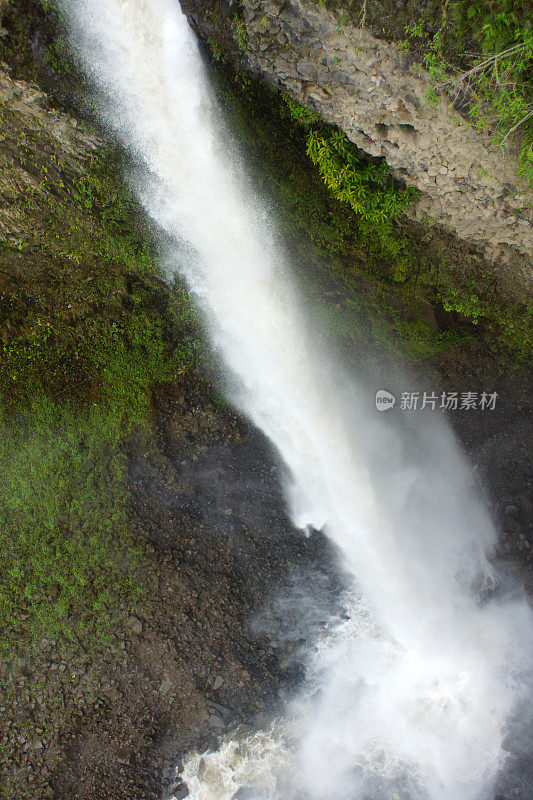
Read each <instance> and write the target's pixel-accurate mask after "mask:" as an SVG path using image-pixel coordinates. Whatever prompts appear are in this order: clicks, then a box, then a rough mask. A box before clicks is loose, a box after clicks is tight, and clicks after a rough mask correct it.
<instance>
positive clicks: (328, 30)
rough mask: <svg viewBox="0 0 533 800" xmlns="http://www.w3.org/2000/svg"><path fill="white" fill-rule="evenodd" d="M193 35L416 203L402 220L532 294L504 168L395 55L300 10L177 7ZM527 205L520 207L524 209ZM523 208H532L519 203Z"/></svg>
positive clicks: (520, 221)
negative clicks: (324, 125)
mask: <svg viewBox="0 0 533 800" xmlns="http://www.w3.org/2000/svg"><path fill="white" fill-rule="evenodd" d="M183 6H184V8H185V10H186V12H187V13H188V14H189V16H190V20H191V22H192V24H193V25H194V26H195V27H196V28H197V29H198V30H199V32H200V33H201V34H202V35H203V36H204V37H206V38H207V39H208V40H209V41H210V42H211V43H212V42H213V41H214V42H215V44H216V45H217V46H218V45H219V43H221V42H223V46H225V49H226V50H228V49H229V51H230V52H231V53H232V56H233V57H234V58H235V59H237V60H238V62H239V63H240V64H241V65H242V66H244V67H245V68H248V69H250V70H252V71H254V72H256V73H258V74H260V75H261V76H263V77H264V78H265V79H266V80H267V81H269V82H270V83H272V84H275V85H276V86H278V87H280V88H281V89H283V90H284V91H286V92H288V93H289V94H290V95H292V96H293V97H294V98H296V99H297V100H298V101H299V102H300V103H302V104H304V105H306V106H308V107H311V108H313V109H314V110H316V111H317V112H318V113H319V114H320V116H321V117H323V118H324V119H325V120H326V121H327V122H329V123H332V124H335V125H337V126H338V127H339V128H341V129H342V130H343V131H344V132H345V133H346V134H347V136H348V137H349V138H350V139H351V140H352V141H353V142H354V143H355V144H356V145H357V146H358V147H359V148H361V149H362V150H364V151H366V152H367V153H369V154H371V155H373V156H383V157H385V158H386V160H387V162H388V164H389V165H390V166H391V167H392V169H393V171H394V173H395V175H396V177H397V178H399V179H401V180H402V181H404V182H405V183H406V184H408V185H411V186H416V187H417V188H418V189H420V191H421V192H422V197H421V199H420V200H419V202H418V203H417V204H416V206H415V207H414V208H413V209H412V210H411V211H410V212H409V213H410V215H411V216H413V217H414V218H416V219H417V220H419V221H424V220H426V219H428V218H429V220H430V221H432V222H437V223H439V224H440V225H442V226H444V227H445V228H446V229H448V230H450V231H452V232H453V233H454V234H455V235H457V236H458V237H459V238H460V239H462V240H464V241H466V242H468V243H470V244H475V245H476V246H478V247H479V248H480V251H481V252H482V253H483V255H484V256H485V257H486V258H487V259H489V260H490V261H492V262H493V263H494V264H495V266H496V268H497V271H498V272H499V277H500V280H501V282H502V283H503V284H506V285H507V288H510V287H512V286H513V284H514V289H515V291H516V290H517V291H518V292H520V293H526V294H530V293H531V291H532V289H533V281H532V278H533V270H532V267H531V257H532V255H533V226H532V214H531V209H530V208H528V196H527V193H526V190H525V189H522V191H521V190H520V188H519V187H517V178H516V172H515V166H514V160H513V158H512V157H508V156H506V155H505V154H504V153H502V152H500V150H499V149H498V148H496V147H494V146H492V145H491V143H490V137H489V136H488V135H485V134H481V133H479V132H478V131H476V130H474V129H473V128H472V127H471V126H470V125H468V123H467V122H466V121H465V120H464V119H462V118H461V116H460V114H459V113H458V112H457V111H455V110H454V109H453V107H452V104H451V99H450V98H448V97H441V98H439V99H438V101H437V102H436V103H431V102H428V100H427V99H426V95H427V93H428V91H429V90H430V89H431V88H432V84H431V81H430V79H429V76H428V75H427V73H424V71H423V70H421V71H420V74H419V76H415V75H414V74H413V71H412V70H411V69H410V64H409V63H408V61H407V59H406V58H405V57H404V56H403V55H402V54H401V52H400V50H399V49H398V47H397V46H396V45H395V44H391V43H388V42H386V41H383V40H381V39H377V38H375V37H374V36H372V35H371V34H370V33H369V32H367V31H365V30H358V29H355V28H353V27H350V26H347V25H345V24H344V23H343V19H342V17H340V15H339V14H336V13H335V12H332V11H330V10H327V9H325V8H324V7H322V6H320V5H314V4H313V3H311V2H303V0H241V3H240V9H239V10H238V12H239V15H240V16H239V17H238V16H237V8H236V4H234V3H233V2H232V0H222V2H217V3H212V2H211V0H185V2H184V3H183ZM530 199H531V197H530V196H529V200H530ZM529 205H530V203H529Z"/></svg>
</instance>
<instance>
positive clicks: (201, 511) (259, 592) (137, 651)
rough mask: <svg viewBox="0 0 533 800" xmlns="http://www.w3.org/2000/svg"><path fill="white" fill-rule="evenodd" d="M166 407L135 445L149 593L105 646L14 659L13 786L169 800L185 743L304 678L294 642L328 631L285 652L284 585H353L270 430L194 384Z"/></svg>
mask: <svg viewBox="0 0 533 800" xmlns="http://www.w3.org/2000/svg"><path fill="white" fill-rule="evenodd" d="M155 408H156V412H155V413H156V421H157V422H156V429H155V434H154V437H153V438H147V437H146V436H139V438H138V440H136V441H132V442H131V444H130V447H131V450H130V473H129V483H130V487H131V492H132V502H131V522H132V525H133V526H134V528H135V530H136V535H137V540H138V545H139V548H140V549H141V551H142V565H143V573H144V575H143V587H142V588H143V590H144V592H143V593H144V598H145V600H143V602H142V603H141V604H140V605H139V607H137V608H135V609H134V611H132V610H131V609H130V608H128V607H122V608H120V609H118V622H117V624H115V625H114V627H113V633H112V635H111V637H110V639H109V641H108V642H107V643H106V644H105V646H104V647H103V648H98V650H97V652H95V650H94V647H93V646H92V645H91V643H89V642H79V648H76V649H72V648H71V649H70V650H69V649H68V648H67V649H66V648H65V645H64V644H62V643H60V642H58V641H56V640H48V639H43V640H42V641H41V642H40V646H39V649H38V652H37V653H34V654H33V655H32V657H31V661H30V660H29V659H20V660H19V661H18V662H17V663H16V664H14V665H11V666H10V667H8V666H7V665H4V667H3V668H2V683H3V688H2V700H1V701H0V702H2V706H1V708H0V710H1V712H2V715H3V717H4V720H3V726H2V727H3V731H2V735H3V738H2V751H1V753H2V761H3V762H4V764H3V767H4V770H5V771H4V780H6V779H9V781H8V782H6V784H5V785H6V787H7V785H9V786H11V787H12V794H8V793H7V789H6V793H5V795H3V796H5V797H16V798H17V800H18V798H23V797H28V798H29V797H31V798H54V799H55V800H60V799H61V798H64V799H65V800H67V799H68V800H73V798H80V799H81V798H87V800H88V799H89V798H90V800H97V799H98V798H102V800H104V798H105V800H115V798H116V800H118V799H119V798H124V797H128V798H132V799H133V798H139V800H140V799H141V798H142V799H143V800H149V798H158V797H160V796H161V792H162V791H163V792H164V791H165V790H166V788H168V787H169V786H170V785H172V783H173V779H174V768H175V767H176V765H177V764H178V762H179V759H180V756H181V755H182V754H183V753H184V751H186V750H188V749H190V748H191V747H205V746H208V745H210V744H211V745H212V744H214V743H215V742H216V738H217V736H218V735H219V734H221V733H223V731H224V730H225V728H226V726H228V725H230V724H233V723H235V722H237V721H246V720H251V719H253V718H254V717H255V715H257V714H258V713H261V712H264V711H265V710H267V709H268V710H272V709H273V708H274V707H275V706H276V705H277V704H278V703H279V702H281V698H282V697H283V695H284V692H285V691H286V690H288V689H290V687H291V686H294V684H295V683H296V682H297V681H298V679H299V677H301V667H300V665H299V662H298V659H297V658H296V659H295V658H291V659H290V660H289V659H288V658H287V655H288V650H289V651H290V650H292V651H294V649H295V647H296V640H298V639H299V637H300V635H301V636H302V637H303V638H305V637H309V636H311V635H312V630H311V628H310V627H309V625H308V626H307V628H306V627H305V626H303V624H302V621H301V620H300V621H299V622H298V626H297V627H298V629H299V630H300V633H299V634H298V636H293V637H292V640H291V641H289V642H288V643H286V646H285V648H284V652H283V655H282V654H281V651H280V650H279V644H278V639H279V637H280V631H281V627H280V621H279V619H277V618H276V617H277V616H279V611H276V604H275V602H274V600H275V598H276V597H277V596H278V595H279V593H282V592H284V591H287V592H288V593H289V594H290V593H291V590H292V587H294V586H295V585H297V584H299V583H300V581H301V580H303V578H304V576H305V580H306V581H307V582H309V581H310V582H311V586H310V590H311V591H313V594H314V595H315V596H321V597H322V598H324V602H325V603H327V598H328V597H329V596H330V595H331V597H332V598H334V596H335V593H336V591H337V589H338V588H339V582H338V578H336V577H335V571H334V569H333V567H332V563H333V557H332V553H331V552H330V549H329V547H328V545H327V543H326V542H325V541H324V539H323V538H322V537H321V536H320V535H319V534H315V535H313V536H311V537H310V538H305V537H304V536H302V535H301V534H300V533H298V532H296V531H294V530H293V528H292V527H291V525H290V523H289V521H288V519H287V516H286V512H285V509H284V504H283V502H282V499H281V491H280V479H279V470H278V466H277V465H276V463H275V460H274V459H273V457H272V454H271V453H270V452H269V450H268V448H267V447H266V445H265V443H264V442H263V441H262V440H261V438H260V437H259V436H258V434H256V433H255V432H253V431H251V430H250V429H249V428H248V427H247V426H246V425H245V424H243V422H242V421H241V420H239V419H238V418H237V417H236V416H235V415H234V414H232V413H231V412H230V411H226V410H221V409H220V408H219V407H217V406H214V405H213V404H212V403H211V402H210V401H207V400H206V399H205V393H202V392H200V393H199V392H198V390H197V388H196V389H195V386H194V383H192V384H191V385H189V386H187V387H186V388H181V389H179V390H177V389H169V388H168V387H167V388H166V389H165V390H164V391H161V392H160V393H159V394H157V393H156V397H155ZM314 582H316V586H313V583H314ZM332 602H333V600H332ZM258 619H261V620H262V622H261V624H257V622H258ZM284 624H285V625H287V620H285V622H284ZM302 628H304V629H302ZM269 629H271V630H269ZM293 633H294V631H293ZM289 638H290V637H289ZM301 641H303V639H302V640H301ZM6 757H7V758H6ZM6 762H7V763H6Z"/></svg>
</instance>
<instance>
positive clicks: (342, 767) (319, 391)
mask: <svg viewBox="0 0 533 800" xmlns="http://www.w3.org/2000/svg"><path fill="white" fill-rule="evenodd" d="M61 5H62V7H63V10H64V15H65V19H66V21H67V23H68V26H69V29H70V33H71V38H72V44H73V47H74V49H75V51H76V52H77V53H78V55H79V58H80V61H81V63H82V64H83V67H84V69H85V70H86V71H87V73H88V75H89V76H90V78H91V79H92V80H93V81H94V82H95V84H96V85H97V86H98V87H99V89H100V91H101V94H100V97H101V100H100V109H99V110H100V113H101V115H102V119H103V121H104V123H105V124H107V125H108V126H109V128H110V129H111V130H112V132H113V133H114V135H115V136H116V137H117V138H118V139H119V140H120V141H121V142H122V143H123V145H124V146H125V147H126V148H127V149H128V151H129V152H130V154H131V156H132V160H133V162H134V164H136V166H137V169H136V175H135V179H134V188H135V190H136V192H137V195H138V197H139V199H140V201H141V202H142V204H143V205H144V207H145V209H146V211H147V213H148V214H149V215H150V216H151V217H152V218H153V219H154V220H155V222H156V223H157V225H158V226H159V228H161V229H162V230H163V231H164V232H165V242H166V245H165V246H166V248H167V249H166V260H167V264H168V269H169V270H170V271H174V272H176V271H178V272H180V273H181V274H182V275H183V276H184V277H185V279H186V281H187V282H188V285H189V287H190V290H191V293H192V294H193V296H194V298H195V299H196V302H197V305H198V308H199V309H200V311H201V314H202V317H203V320H204V324H205V329H206V332H207V334H208V337H209V340H210V342H211V345H212V347H213V349H214V350H215V351H216V353H217V354H219V356H220V359H221V362H222V363H223V365H224V369H225V373H226V391H227V394H228V396H229V398H230V399H231V401H232V402H233V403H234V405H235V406H236V407H237V408H239V409H240V410H241V411H242V412H243V413H244V414H246V415H247V416H248V417H249V419H251V420H252V422H253V423H254V424H255V425H256V426H257V427H258V428H260V429H261V430H262V431H263V432H264V433H265V434H266V436H267V437H268V438H269V439H270V440H271V442H272V443H273V445H274V447H275V448H276V450H277V452H278V453H279V456H280V458H281V459H282V460H283V462H284V463H285V465H286V467H287V474H288V476H289V477H288V480H287V486H286V494H287V500H288V503H289V506H290V509H291V514H292V518H293V521H294V523H295V524H296V525H297V526H298V527H300V528H302V529H303V530H305V529H306V528H308V527H313V528H316V529H321V530H323V531H324V532H325V534H326V535H327V536H328V537H329V538H330V539H331V540H332V541H333V542H334V543H335V545H336V546H337V548H338V551H339V554H340V558H341V559H342V567H343V569H344V570H345V571H346V573H347V574H348V575H349V576H350V581H351V590H349V591H348V592H347V594H346V598H345V607H346V614H345V615H344V618H343V620H342V621H340V622H338V623H335V624H332V625H331V629H330V631H329V635H328V636H327V637H326V638H325V639H324V640H323V641H322V643H321V645H320V646H319V647H318V648H317V650H316V652H314V653H313V654H310V662H309V679H308V683H307V689H303V690H302V692H301V694H300V695H299V696H298V697H296V698H295V699H294V700H293V702H292V703H291V704H290V705H289V707H288V709H287V713H286V714H285V715H284V716H283V718H282V719H280V720H279V722H278V723H277V724H274V725H273V726H272V728H271V730H269V731H266V732H265V731H261V732H258V733H256V734H255V735H249V736H247V737H244V738H241V739H239V740H232V739H231V738H228V739H227V740H226V741H225V742H224V743H223V745H222V746H221V748H220V750H219V751H218V752H217V753H214V754H212V755H211V756H210V757H209V758H208V759H207V768H206V769H204V770H202V776H201V777H200V774H199V773H198V769H197V768H198V759H197V757H196V756H194V755H192V756H191V758H190V759H189V761H188V763H187V765H186V775H185V777H186V780H187V782H188V784H189V788H190V790H191V797H192V798H193V800H214V798H220V800H230V798H231V797H232V796H233V794H234V792H235V791H236V790H237V789H239V788H241V787H249V788H250V791H251V792H252V794H251V795H250V796H252V797H256V798H258V799H259V798H261V800H262V799H263V798H269V800H297V799H298V798H306V800H333V798H335V800H363V798H373V799H376V800H377V799H379V800H381V799H382V798H383V800H384V798H393V797H397V798H400V797H409V798H416V799H417V800H477V799H480V798H488V797H490V796H491V792H492V787H493V785H494V781H495V778H496V775H497V773H498V771H499V770H500V769H501V768H502V765H503V763H504V761H505V755H506V754H505V748H504V745H503V741H504V737H505V735H506V732H507V730H508V726H509V724H510V720H511V719H512V716H513V713H514V710H515V708H516V706H517V703H518V702H519V701H520V700H521V698H522V697H523V692H524V681H523V674H524V672H525V670H526V669H527V665H528V663H529V658H530V655H531V649H530V648H531V642H532V640H533V636H532V631H533V626H532V623H531V617H530V615H529V611H528V608H527V604H526V603H525V601H522V600H520V599H513V598H512V597H507V598H505V597H501V596H499V597H498V598H496V597H495V598H494V599H493V600H490V601H489V600H486V601H484V602H481V600H480V597H479V587H485V588H486V587H487V585H489V584H490V583H491V581H492V580H493V578H492V570H491V567H490V565H489V561H488V557H489V556H490V553H491V550H492V548H493V546H494V543H495V531H494V528H493V525H492V523H491V520H490V518H489V517H488V515H487V513H486V512H485V510H484V509H483V507H482V505H481V504H480V503H479V502H478V500H476V498H475V496H474V493H473V491H472V487H471V481H470V476H469V470H468V467H467V466H466V465H465V463H464V462H463V458H462V456H461V454H460V452H459V449H458V447H457V445H456V443H455V442H454V440H453V437H452V435H451V433H450V431H449V430H448V429H447V427H446V425H445V424H444V422H443V421H442V420H438V419H436V416H435V415H433V417H432V419H431V421H430V422H428V420H427V419H426V417H424V416H423V415H421V416H420V417H419V418H416V419H415V418H409V424H408V426H407V427H406V428H405V429H402V428H401V426H400V425H397V426H395V425H391V424H390V422H385V420H384V419H383V418H382V415H379V414H377V412H376V410H375V408H372V407H370V406H369V404H368V402H367V399H366V395H365V393H364V391H363V390H362V388H361V385H359V384H357V383H356V382H355V381H354V380H352V379H350V378H349V377H347V376H346V375H345V374H344V373H343V372H342V370H341V369H340V367H339V366H338V365H337V364H336V362H335V359H334V358H333V357H332V354H331V353H330V352H328V351H327V350H326V349H325V348H324V347H322V346H321V345H320V344H319V343H318V342H317V341H316V337H314V336H313V330H312V324H311V320H310V319H309V315H308V314H306V312H305V310H304V304H303V303H302V301H301V298H300V296H299V291H298V288H297V286H296V284H295V283H294V281H293V279H292V277H291V272H290V258H289V257H288V256H287V255H286V253H285V252H284V249H283V247H282V246H281V245H280V244H279V243H278V241H277V237H276V234H275V230H274V227H273V225H272V222H271V220H270V217H269V213H268V210H267V208H266V206H265V204H264V203H263V202H262V201H261V200H260V198H258V196H257V195H256V194H255V193H254V190H253V187H252V186H251V185H250V181H249V178H248V177H247V175H246V171H245V169H244V168H243V165H242V164H241V161H240V159H239V157H238V155H237V154H236V153H235V151H234V148H233V147H232V146H231V145H230V144H229V143H228V142H227V140H226V137H225V134H224V125H223V122H222V120H221V116H220V112H219V110H218V108H217V104H216V102H215V100H214V99H213V97H212V94H211V91H210V88H209V82H208V79H207V77H206V73H205V69H204V66H203V64H202V60H201V56H200V53H199V51H198V47H197V45H196V42H195V40H194V36H193V34H192V32H191V31H190V30H189V27H188V25H187V21H186V18H185V17H184V15H183V14H182V13H181V11H180V8H179V6H178V4H177V2H176V0H68V2H67V0H61ZM474 587H477V589H475V588H474ZM204 765H205V761H204Z"/></svg>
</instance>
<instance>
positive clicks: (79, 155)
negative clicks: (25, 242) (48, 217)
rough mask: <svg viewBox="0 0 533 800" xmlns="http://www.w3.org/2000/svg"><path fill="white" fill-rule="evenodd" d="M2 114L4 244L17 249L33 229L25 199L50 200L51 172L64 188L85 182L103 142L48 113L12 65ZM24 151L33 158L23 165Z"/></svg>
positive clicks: (2, 83)
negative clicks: (90, 162) (85, 171)
mask: <svg viewBox="0 0 533 800" xmlns="http://www.w3.org/2000/svg"><path fill="white" fill-rule="evenodd" d="M0 9H1V4H0ZM0 109H1V112H0V120H1V123H2V127H1V132H0V241H4V242H6V243H7V244H9V245H17V244H18V243H19V242H20V241H21V239H22V237H23V236H24V235H25V234H27V233H28V225H29V224H30V223H29V214H28V203H27V202H26V203H25V202H23V201H22V199H21V198H26V199H27V200H28V201H29V198H33V200H34V202H35V201H36V199H37V198H39V197H43V196H45V195H46V194H47V193H48V194H49V193H50V190H49V189H48V188H46V187H45V182H44V181H43V178H44V177H45V176H46V175H48V173H49V171H50V170H51V169H55V170H56V172H57V179H58V183H59V180H60V178H61V180H62V181H64V180H65V179H69V178H73V177H79V176H80V174H82V173H83V168H84V165H85V163H86V162H87V161H88V160H89V159H90V156H91V154H92V153H93V152H95V151H96V150H97V148H98V147H101V146H102V141H101V140H100V139H98V138H97V137H96V136H95V135H94V134H89V133H87V132H86V131H84V130H82V128H81V127H78V122H77V121H76V120H75V119H74V118H73V117H72V116H69V115H68V114H64V113H61V112H59V111H56V110H54V109H52V108H50V107H48V101H47V97H46V95H45V94H43V92H41V91H40V89H39V87H37V86H36V85H35V84H31V83H27V82H26V81H21V80H14V79H13V78H12V77H11V75H10V74H9V71H8V69H7V66H6V65H3V66H2V65H0ZM21 148H22V149H23V150H24V153H25V155H26V156H28V155H30V157H26V158H25V159H24V160H23V159H21V158H20V153H21ZM50 154H54V162H53V163H54V165H55V166H52V164H51V163H50V159H49V156H50ZM61 185H62V186H64V183H62V184H61Z"/></svg>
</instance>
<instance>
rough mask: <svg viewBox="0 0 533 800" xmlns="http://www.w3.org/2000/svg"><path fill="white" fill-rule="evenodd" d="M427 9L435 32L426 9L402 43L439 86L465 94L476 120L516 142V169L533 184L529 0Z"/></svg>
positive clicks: (462, 0)
mask: <svg viewBox="0 0 533 800" xmlns="http://www.w3.org/2000/svg"><path fill="white" fill-rule="evenodd" d="M430 11H431V14H432V15H433V18H435V16H436V18H437V19H438V20H439V22H438V26H437V28H436V30H435V27H434V26H432V27H431V28H428V27H427V22H428V18H429V17H427V16H425V15H423V16H422V18H421V19H419V20H418V21H417V22H415V23H411V24H409V25H407V26H406V28H405V32H406V34H407V38H406V39H405V40H404V42H403V43H402V49H403V50H404V51H405V52H407V51H409V50H410V49H411V47H412V46H413V48H414V51H415V53H417V54H418V55H420V56H421V59H422V62H423V64H424V66H425V67H426V69H427V70H428V71H429V73H430V75H431V77H432V79H433V80H434V81H435V83H436V85H437V86H440V87H441V89H446V90H447V91H449V92H450V93H451V94H452V95H453V96H455V97H457V96H458V95H459V93H461V95H462V96H463V97H462V103H463V105H464V104H467V105H468V111H467V114H468V117H469V119H470V121H471V123H472V124H473V125H475V126H476V127H477V128H479V129H482V130H485V131H489V132H492V135H493V141H494V143H495V144H497V145H499V146H501V147H502V148H504V147H507V146H511V145H515V146H517V148H518V151H519V155H518V163H519V172H520V174H521V175H522V177H523V178H525V180H526V181H527V182H528V183H529V184H530V185H531V186H533V82H532V79H531V76H532V74H533V28H532V17H531V3H530V2H528V0H476V2H474V1H473V0H455V2H454V0H439V1H438V2H436V3H433V4H432V6H431V9H430ZM476 50H477V53H476V52H475V51H476ZM472 51H473V52H474V55H472Z"/></svg>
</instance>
